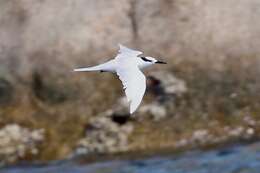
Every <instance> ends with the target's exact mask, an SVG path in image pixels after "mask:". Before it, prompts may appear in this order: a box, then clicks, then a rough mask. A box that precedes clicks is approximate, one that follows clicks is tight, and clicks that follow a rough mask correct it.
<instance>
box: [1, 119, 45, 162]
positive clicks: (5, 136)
mask: <svg viewBox="0 0 260 173" xmlns="http://www.w3.org/2000/svg"><path fill="white" fill-rule="evenodd" d="M44 138H45V137H44V130H43V129H39V130H29V129H27V128H24V127H21V126H19V125H17V124H9V125H6V126H4V127H3V128H1V129H0V163H1V164H5V163H10V162H15V161H17V160H18V159H22V158H24V157H26V156H27V155H32V156H33V155H37V154H38V153H39V145H40V144H41V143H42V142H43V141H44Z"/></svg>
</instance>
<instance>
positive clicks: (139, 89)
mask: <svg viewBox="0 0 260 173" xmlns="http://www.w3.org/2000/svg"><path fill="white" fill-rule="evenodd" d="M117 75H118V76H119V79H120V80H121V81H122V83H123V86H124V90H125V94H126V97H127V100H128V101H129V102H130V114H132V113H133V112H135V110H136V109H137V107H138V106H139V105H140V103H141V101H142V98H143V96H144V93H145V89H146V81H145V76H144V74H143V73H142V72H141V71H140V70H139V69H138V67H136V66H132V67H128V68H125V67H124V68H119V69H118V70H117Z"/></svg>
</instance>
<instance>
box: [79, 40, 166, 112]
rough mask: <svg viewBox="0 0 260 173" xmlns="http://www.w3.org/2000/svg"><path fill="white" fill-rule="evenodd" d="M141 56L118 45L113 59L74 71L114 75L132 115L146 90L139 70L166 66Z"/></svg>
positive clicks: (137, 52)
mask: <svg viewBox="0 0 260 173" xmlns="http://www.w3.org/2000/svg"><path fill="white" fill-rule="evenodd" d="M142 54H143V52H140V51H138V50H133V49H130V48H127V47H125V46H123V45H121V44H119V51H118V54H117V55H116V57H115V58H114V59H112V60H110V61H107V62H105V63H103V64H100V65H97V66H92V67H86V68H76V69H74V71H75V72H91V71H99V72H112V73H116V74H117V75H118V76H119V79H120V80H121V82H122V84H123V88H124V90H125V94H126V97H127V101H128V102H129V103H130V114H133V113H134V112H135V111H136V109H137V108H138V106H139V105H140V104H141V101H142V98H143V96H144V93H145V89H146V78H145V75H144V74H143V73H142V71H141V69H143V68H146V67H149V66H151V65H153V64H166V63H165V62H163V61H159V60H156V59H155V58H153V57H146V56H140V55H142Z"/></svg>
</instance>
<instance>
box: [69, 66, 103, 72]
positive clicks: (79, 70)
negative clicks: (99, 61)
mask: <svg viewBox="0 0 260 173" xmlns="http://www.w3.org/2000/svg"><path fill="white" fill-rule="evenodd" d="M97 70H98V69H95V68H93V67H87V68H76V69H74V70H73V71H75V72H86V71H97Z"/></svg>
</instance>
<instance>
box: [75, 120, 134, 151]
mask: <svg viewBox="0 0 260 173" xmlns="http://www.w3.org/2000/svg"><path fill="white" fill-rule="evenodd" d="M132 131H133V125H132V124H131V123H129V122H128V123H126V124H123V125H121V124H118V123H116V122H114V121H112V119H111V117H105V116H97V117H94V118H92V119H91V120H90V121H89V123H88V124H87V127H86V131H85V137H84V138H82V139H81V140H80V141H79V142H78V147H77V149H76V151H75V154H76V155H79V154H89V153H115V152H122V151H126V150H127V149H128V136H129V135H130V134H131V133H132Z"/></svg>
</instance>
